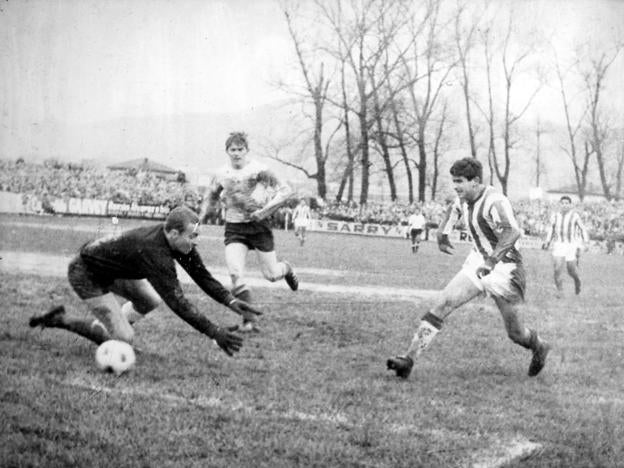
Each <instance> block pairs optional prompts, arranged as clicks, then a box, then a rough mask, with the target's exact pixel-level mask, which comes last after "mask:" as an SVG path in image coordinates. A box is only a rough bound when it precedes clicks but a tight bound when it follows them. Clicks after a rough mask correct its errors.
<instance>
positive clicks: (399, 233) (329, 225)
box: [0, 191, 624, 255]
mask: <svg viewBox="0 0 624 468" xmlns="http://www.w3.org/2000/svg"><path fill="white" fill-rule="evenodd" d="M168 212H169V207H168V206H164V205H163V206H154V205H140V204H138V203H115V202H113V201H110V200H94V199H81V198H65V199H55V200H50V201H48V202H46V201H45V200H42V199H41V198H40V197H38V196H36V195H30V194H19V193H10V192H2V191H0V213H13V214H45V213H50V214H59V215H73V216H116V217H121V218H144V219H164V218H165V217H166V216H167V213H168ZM406 229H407V227H406V226H397V225H386V224H374V223H354V222H347V221H333V220H324V219H314V220H312V222H311V224H310V227H309V231H316V232H328V233H339V234H354V235H359V236H374V237H386V238H405V237H406V234H407V231H406ZM435 235H436V231H435V230H430V231H429V232H428V239H429V240H433V239H435ZM450 240H451V242H458V243H469V242H471V238H470V234H469V233H468V232H465V231H453V232H452V234H451V236H450ZM542 242H543V241H542V239H540V238H539V237H531V236H524V237H521V238H520V240H519V246H520V248H525V249H539V248H541V246H542ZM589 250H590V251H592V252H606V251H607V247H606V243H605V242H602V241H591V242H590V245H589ZM613 253H616V254H620V255H624V244H622V243H620V242H618V243H616V245H615V247H614V250H613Z"/></svg>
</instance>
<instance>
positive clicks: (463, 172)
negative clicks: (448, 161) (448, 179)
mask: <svg viewBox="0 0 624 468" xmlns="http://www.w3.org/2000/svg"><path fill="white" fill-rule="evenodd" d="M450 172H451V175H452V176H453V177H465V178H466V179H467V180H472V179H474V178H475V177H478V178H479V181H481V182H482V181H483V166H482V165H481V163H480V162H479V160H477V159H475V158H462V159H458V160H457V161H455V162H454V163H453V165H452V166H451V170H450Z"/></svg>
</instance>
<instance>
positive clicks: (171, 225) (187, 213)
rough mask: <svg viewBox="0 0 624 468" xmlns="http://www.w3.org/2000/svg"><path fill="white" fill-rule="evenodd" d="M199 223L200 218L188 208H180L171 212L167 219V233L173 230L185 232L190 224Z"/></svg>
mask: <svg viewBox="0 0 624 468" xmlns="http://www.w3.org/2000/svg"><path fill="white" fill-rule="evenodd" d="M198 222H199V216H198V215H197V213H195V212H194V211H193V210H191V209H190V208H189V207H188V206H178V207H176V208H174V209H173V210H171V211H170V212H169V214H168V215H167V219H165V232H169V231H171V230H173V229H175V230H177V231H178V232H184V231H185V230H186V226H188V225H189V224H196V223H198Z"/></svg>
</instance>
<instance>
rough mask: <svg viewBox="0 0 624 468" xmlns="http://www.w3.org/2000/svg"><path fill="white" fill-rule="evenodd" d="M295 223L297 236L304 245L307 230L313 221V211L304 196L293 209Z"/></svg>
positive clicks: (300, 243)
mask: <svg viewBox="0 0 624 468" xmlns="http://www.w3.org/2000/svg"><path fill="white" fill-rule="evenodd" d="M292 216H293V223H294V225H295V236H296V237H297V238H298V239H299V245H300V246H302V247H303V244H305V240H306V232H307V230H308V228H309V227H310V223H311V222H312V213H311V212H310V207H309V206H308V204H307V203H306V201H305V200H304V199H303V198H302V199H301V200H299V204H298V205H297V207H296V208H295V210H294V211H293V215H292Z"/></svg>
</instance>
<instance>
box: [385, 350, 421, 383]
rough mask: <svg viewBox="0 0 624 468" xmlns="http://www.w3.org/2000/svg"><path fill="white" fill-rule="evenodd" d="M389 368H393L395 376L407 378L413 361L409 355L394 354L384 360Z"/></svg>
mask: <svg viewBox="0 0 624 468" xmlns="http://www.w3.org/2000/svg"><path fill="white" fill-rule="evenodd" d="M386 366H387V368H388V369H389V370H393V371H394V372H395V373H396V375H397V377H401V378H402V379H407V378H408V377H409V375H410V373H411V372H412V367H414V361H413V360H412V358H411V357H409V356H394V357H391V358H390V359H388V360H387V361H386Z"/></svg>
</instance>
